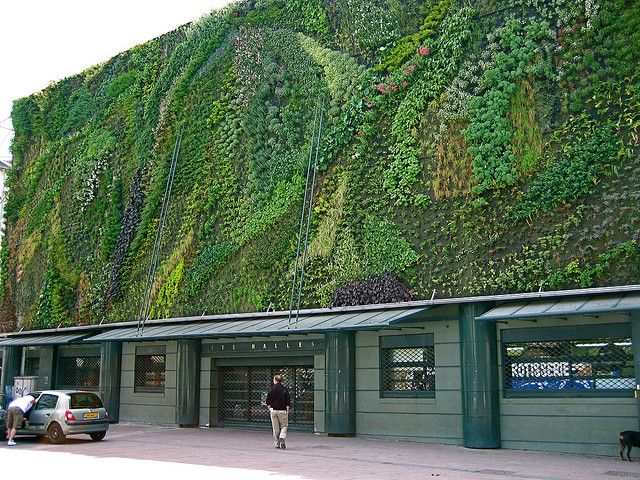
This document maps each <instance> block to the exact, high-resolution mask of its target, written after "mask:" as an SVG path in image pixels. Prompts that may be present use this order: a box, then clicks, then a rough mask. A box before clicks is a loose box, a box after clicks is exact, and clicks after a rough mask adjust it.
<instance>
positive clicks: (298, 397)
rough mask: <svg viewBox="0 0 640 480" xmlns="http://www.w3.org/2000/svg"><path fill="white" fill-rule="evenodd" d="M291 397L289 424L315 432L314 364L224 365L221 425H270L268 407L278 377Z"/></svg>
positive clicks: (220, 377) (220, 371)
mask: <svg viewBox="0 0 640 480" xmlns="http://www.w3.org/2000/svg"><path fill="white" fill-rule="evenodd" d="M276 374H280V375H282V384H283V385H284V386H285V387H286V388H287V390H289V394H290V396H291V407H292V408H291V413H290V415H289V425H290V426H291V427H293V428H295V427H298V428H301V429H305V430H312V429H313V365H288V366H283V367H278V366H220V367H218V378H219V392H220V394H219V395H220V410H219V415H220V423H221V424H222V425H225V424H227V425H253V426H256V425H270V424H271V420H270V417H269V412H268V410H267V406H266V404H265V399H266V397H267V392H268V391H269V388H270V387H271V382H272V379H273V377H274V375H276Z"/></svg>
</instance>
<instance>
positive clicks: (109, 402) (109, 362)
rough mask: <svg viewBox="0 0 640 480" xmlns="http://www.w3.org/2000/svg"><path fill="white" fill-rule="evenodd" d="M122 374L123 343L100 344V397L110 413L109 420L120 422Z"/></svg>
mask: <svg viewBox="0 0 640 480" xmlns="http://www.w3.org/2000/svg"><path fill="white" fill-rule="evenodd" d="M121 372H122V343H121V342H103V343H101V344H100V396H101V397H102V401H103V402H104V405H105V407H106V409H107V412H109V420H110V421H111V422H117V421H118V420H120V376H121V374H122V373H121Z"/></svg>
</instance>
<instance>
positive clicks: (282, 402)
mask: <svg viewBox="0 0 640 480" xmlns="http://www.w3.org/2000/svg"><path fill="white" fill-rule="evenodd" d="M280 382H282V375H276V376H275V377H273V386H272V387H271V389H270V390H269V393H268V394H267V400H266V403H267V407H269V413H270V414H271V426H272V427H273V442H274V443H275V445H276V448H282V449H285V448H287V444H286V443H285V439H286V438H287V427H288V426H289V410H290V409H291V399H290V398H289V392H288V391H287V389H286V388H284V386H283V385H282V383H280Z"/></svg>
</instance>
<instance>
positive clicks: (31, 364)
mask: <svg viewBox="0 0 640 480" xmlns="http://www.w3.org/2000/svg"><path fill="white" fill-rule="evenodd" d="M39 370H40V357H27V358H25V359H24V375H25V377H37V376H38V371H39Z"/></svg>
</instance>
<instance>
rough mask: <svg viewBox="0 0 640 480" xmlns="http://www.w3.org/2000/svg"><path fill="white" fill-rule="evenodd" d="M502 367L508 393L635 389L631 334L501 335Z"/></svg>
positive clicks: (610, 392)
mask: <svg viewBox="0 0 640 480" xmlns="http://www.w3.org/2000/svg"><path fill="white" fill-rule="evenodd" d="M574 330H575V329H574ZM598 330H600V329H598ZM595 333H603V332H602V331H600V332H595ZM618 333H626V332H618ZM557 336H558V335H556V337H557ZM503 365H504V388H505V395H508V396H509V395H511V396H514V395H515V396H517V395H531V394H543V395H546V394H551V393H552V392H555V393H556V394H560V395H566V396H581V395H586V396H589V395H603V396H610V395H612V396H614V395H618V396H620V395H622V396H627V395H629V394H630V393H631V391H632V390H633V389H634V387H635V370H634V360H633V348H632V344H631V338H630V335H616V336H602V335H598V336H593V337H589V338H582V339H561V338H554V339H543V340H539V341H533V340H532V341H506V342H505V341H504V339H503Z"/></svg>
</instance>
